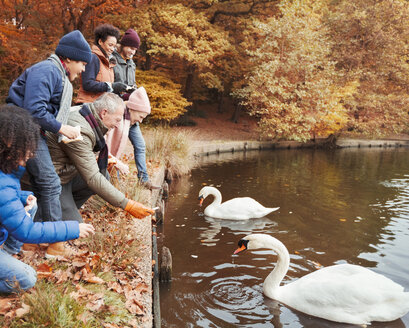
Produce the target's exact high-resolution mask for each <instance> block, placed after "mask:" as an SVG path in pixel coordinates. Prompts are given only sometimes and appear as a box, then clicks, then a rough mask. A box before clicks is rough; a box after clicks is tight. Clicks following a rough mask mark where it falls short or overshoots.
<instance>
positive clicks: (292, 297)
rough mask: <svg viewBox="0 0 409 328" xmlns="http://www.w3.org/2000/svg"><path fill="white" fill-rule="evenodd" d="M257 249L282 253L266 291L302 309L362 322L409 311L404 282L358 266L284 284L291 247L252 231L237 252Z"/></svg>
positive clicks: (342, 266) (330, 269) (389, 318)
mask: <svg viewBox="0 0 409 328" xmlns="http://www.w3.org/2000/svg"><path fill="white" fill-rule="evenodd" d="M256 248H269V249H272V250H274V251H275V252H276V253H277V255H278V260H277V266H276V267H275V268H274V270H273V271H272V272H271V273H270V274H269V275H268V276H267V278H266V280H265V281H264V284H263V292H264V294H265V295H266V296H267V297H269V298H272V299H275V300H277V301H279V302H282V303H284V304H286V305H287V306H289V307H291V308H294V309H296V310H298V311H301V312H304V313H306V314H309V315H312V316H316V317H320V318H324V319H327V320H331V321H336V322H342V323H349V324H359V325H365V324H370V322H371V321H392V320H396V319H398V318H400V317H402V316H403V315H405V314H406V313H407V312H408V311H409V293H407V292H404V291H403V287H402V286H401V285H399V284H397V283H395V282H393V281H392V280H390V279H388V278H386V277H384V276H382V275H380V274H378V273H375V272H373V271H371V270H369V269H366V268H363V267H361V266H358V265H352V264H339V265H333V266H329V267H326V268H322V269H320V270H318V271H315V272H312V273H310V274H307V275H306V276H304V277H301V278H300V279H298V280H296V281H293V282H291V283H288V284H286V285H284V286H280V282H281V280H282V279H283V278H284V276H285V275H286V273H287V270H288V267H289V264H290V256H289V254H288V251H287V248H286V247H285V246H284V244H283V243H282V242H280V241H279V240H278V239H276V238H274V237H271V236H269V235H265V234H251V235H248V236H246V237H244V238H243V239H241V240H240V241H239V248H238V249H237V250H236V251H235V252H234V254H237V253H239V252H241V251H244V250H245V249H256Z"/></svg>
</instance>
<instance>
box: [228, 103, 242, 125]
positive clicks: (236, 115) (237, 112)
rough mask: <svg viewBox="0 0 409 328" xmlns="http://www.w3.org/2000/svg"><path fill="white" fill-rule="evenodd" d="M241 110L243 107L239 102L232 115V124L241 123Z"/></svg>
mask: <svg viewBox="0 0 409 328" xmlns="http://www.w3.org/2000/svg"><path fill="white" fill-rule="evenodd" d="M241 108H242V106H241V104H240V102H239V101H238V102H236V106H235V107H234V112H233V115H232V117H231V119H230V120H231V121H232V122H234V123H239V118H240V112H241Z"/></svg>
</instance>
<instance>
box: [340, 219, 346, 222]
mask: <svg viewBox="0 0 409 328" xmlns="http://www.w3.org/2000/svg"><path fill="white" fill-rule="evenodd" d="M339 220H340V221H341V222H345V221H346V220H347V219H339Z"/></svg>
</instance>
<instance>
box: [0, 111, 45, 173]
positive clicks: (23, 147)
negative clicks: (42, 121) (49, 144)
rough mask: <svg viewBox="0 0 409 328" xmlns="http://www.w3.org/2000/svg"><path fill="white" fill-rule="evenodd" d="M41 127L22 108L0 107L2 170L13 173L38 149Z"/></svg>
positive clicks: (0, 165) (0, 168)
mask: <svg viewBox="0 0 409 328" xmlns="http://www.w3.org/2000/svg"><path fill="white" fill-rule="evenodd" d="M39 130H40V127H39V126H38V125H37V124H36V123H35V122H34V120H33V118H32V117H31V115H30V114H29V113H28V112H27V111H26V110H25V109H22V108H20V107H17V106H14V105H11V104H7V105H1V106H0V170H1V171H3V172H4V173H8V174H9V173H11V172H13V171H14V170H16V169H17V168H18V166H19V162H20V161H22V160H24V161H25V160H26V159H27V157H28V156H30V157H32V156H33V155H34V153H35V150H36V149H37V145H38V139H39V137H40V133H39Z"/></svg>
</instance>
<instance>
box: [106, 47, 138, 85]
mask: <svg viewBox="0 0 409 328" xmlns="http://www.w3.org/2000/svg"><path fill="white" fill-rule="evenodd" d="M112 55H113V56H114V57H115V58H116V62H117V64H116V65H115V67H114V75H115V79H114V81H115V82H122V83H125V84H126V85H129V86H133V85H135V71H136V65H135V63H134V61H133V60H132V59H127V60H125V59H124V58H123V57H122V56H121V55H120V54H119V53H118V52H117V51H114V52H113V54H112Z"/></svg>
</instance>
